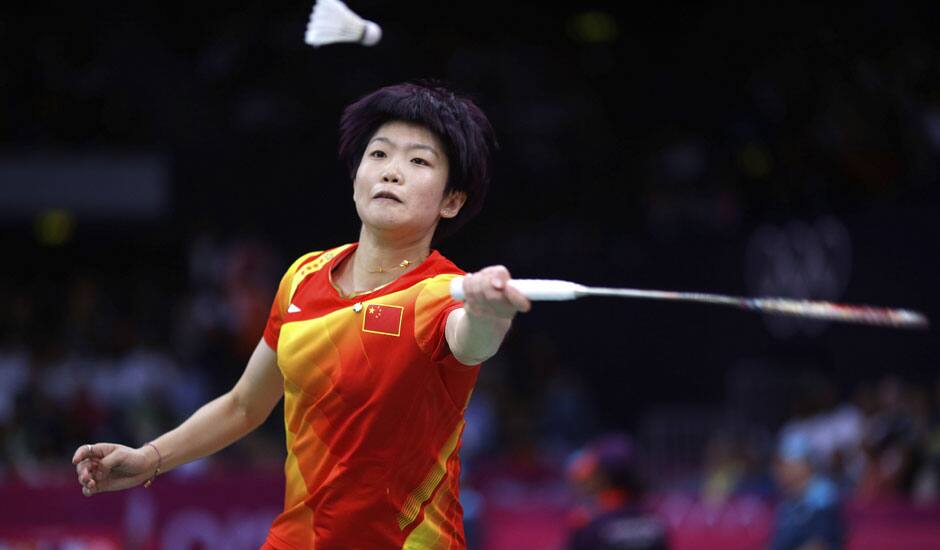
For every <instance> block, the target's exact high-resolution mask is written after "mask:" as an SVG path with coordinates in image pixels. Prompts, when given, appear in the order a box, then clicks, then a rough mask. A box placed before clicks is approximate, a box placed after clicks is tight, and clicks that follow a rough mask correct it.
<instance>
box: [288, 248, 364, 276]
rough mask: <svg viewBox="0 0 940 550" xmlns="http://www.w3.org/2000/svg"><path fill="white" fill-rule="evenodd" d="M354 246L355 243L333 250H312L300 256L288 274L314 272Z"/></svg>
mask: <svg viewBox="0 0 940 550" xmlns="http://www.w3.org/2000/svg"><path fill="white" fill-rule="evenodd" d="M354 244H355V243H347V244H343V245H339V246H335V247H333V248H324V249H322V250H314V251H313V252H307V253H305V254H301V255H300V257H298V258H297V259H296V260H294V262H293V263H292V264H291V266H290V268H289V269H288V272H290V273H297V272H299V271H301V270H303V271H306V272H310V271H316V270H318V269H320V268H321V267H323V266H324V265H325V264H326V263H328V262H329V261H330V260H332V259H333V258H335V257H336V256H339V255H340V254H342V253H343V252H345V251H346V250H347V249H349V247H351V246H353V245H354Z"/></svg>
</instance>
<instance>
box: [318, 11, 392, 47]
mask: <svg viewBox="0 0 940 550" xmlns="http://www.w3.org/2000/svg"><path fill="white" fill-rule="evenodd" d="M381 39H382V29H381V27H379V26H378V25H377V24H375V23H373V22H372V21H367V20H365V19H363V18H362V17H359V15H358V14H356V13H355V12H354V11H352V10H351V9H349V7H348V6H346V4H344V3H342V2H340V0H317V2H316V4H314V5H313V11H312V12H310V22H309V23H307V34H306V35H305V36H304V42H306V43H307V44H310V45H311V46H313V47H314V48H316V47H317V46H322V45H324V44H335V43H337V42H355V43H359V44H362V45H363V46H374V45H376V44H378V42H379V40H381Z"/></svg>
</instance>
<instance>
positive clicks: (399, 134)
mask: <svg viewBox="0 0 940 550" xmlns="http://www.w3.org/2000/svg"><path fill="white" fill-rule="evenodd" d="M449 168H450V165H449V163H448V159H447V155H446V153H445V152H444V147H443V146H442V144H441V142H440V140H439V139H438V138H437V136H435V135H434V133H433V132H431V131H430V130H428V129H427V128H425V127H424V126H421V125H418V124H412V123H408V122H401V121H392V122H387V123H385V124H384V125H382V126H381V127H380V128H379V129H378V130H377V131H376V132H375V134H374V135H373V136H372V138H371V139H370V141H369V143H368V145H367V146H366V149H365V152H364V153H363V155H362V161H361V162H360V163H359V169H358V170H357V171H356V179H355V180H354V181H353V200H354V201H355V203H356V211H357V212H358V213H359V219H360V220H362V223H363V225H366V226H368V227H370V228H372V229H377V230H379V231H382V232H386V233H388V232H391V234H393V235H395V236H399V237H408V238H422V237H424V236H425V235H427V234H428V233H430V234H433V232H434V228H435V227H437V222H438V221H439V220H440V218H442V217H444V218H452V217H454V216H456V215H457V212H459V211H460V207H461V206H463V203H464V200H465V195H464V194H463V193H461V192H452V193H448V194H447V195H446V196H445V194H444V187H445V186H446V185H447V175H448V171H449Z"/></svg>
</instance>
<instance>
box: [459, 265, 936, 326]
mask: <svg viewBox="0 0 940 550" xmlns="http://www.w3.org/2000/svg"><path fill="white" fill-rule="evenodd" d="M463 279H464V278H463V277H455V278H454V279H452V280H451V285H450V293H451V296H453V297H454V298H455V299H457V300H463V299H464V293H463ZM509 285H510V286H512V287H513V288H515V289H517V290H519V291H520V292H522V294H524V295H525V297H526V298H528V299H530V300H535V301H566V300H576V299H578V298H583V297H586V296H614V297H620V298H645V299H652V300H673V301H682V302H700V303H706V304H717V305H723V306H731V307H736V308H739V309H746V310H751V311H759V312H761V313H771V314H776V315H791V316H795V317H808V318H813V319H825V320H829V321H841V322H846V323H860V324H865V325H877V326H885V327H894V328H906V329H926V328H927V327H928V325H929V322H928V321H927V317H926V316H924V315H923V314H922V313H918V312H916V311H911V310H907V309H893V308H884V307H872V306H867V305H850V304H837V303H832V302H822V301H815V300H798V299H792V298H745V297H740V296H726V295H724V294H708V293H703V292H671V291H665V290H641V289H635V288H601V287H588V286H584V285H580V284H578V283H572V282H570V281H561V280H557V279H511V280H510V281H509Z"/></svg>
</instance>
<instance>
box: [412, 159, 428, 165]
mask: <svg viewBox="0 0 940 550" xmlns="http://www.w3.org/2000/svg"><path fill="white" fill-rule="evenodd" d="M411 162H413V163H415V164H421V165H424V166H430V163H428V161H426V160H424V159H422V158H417V157H415V158H413V159H411Z"/></svg>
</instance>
